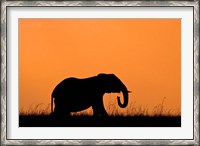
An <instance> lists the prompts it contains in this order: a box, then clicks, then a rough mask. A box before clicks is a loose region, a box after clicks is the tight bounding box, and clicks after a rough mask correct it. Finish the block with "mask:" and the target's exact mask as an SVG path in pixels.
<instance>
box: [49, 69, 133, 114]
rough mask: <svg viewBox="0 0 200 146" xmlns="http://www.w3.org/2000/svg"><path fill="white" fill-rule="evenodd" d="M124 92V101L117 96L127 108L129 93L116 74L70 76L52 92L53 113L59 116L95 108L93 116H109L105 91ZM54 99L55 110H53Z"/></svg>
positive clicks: (119, 103) (121, 105)
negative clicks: (85, 76)
mask: <svg viewBox="0 0 200 146" xmlns="http://www.w3.org/2000/svg"><path fill="white" fill-rule="evenodd" d="M120 92H122V94H123V101H124V102H123V103H122V102H121V99H120V97H119V96H117V101H118V105H119V107H121V108H125V107H126V106H127V105H128V93H129V92H130V91H128V90H127V88H126V86H125V85H124V84H123V83H122V81H121V80H120V79H119V78H118V77H117V76H115V75H114V74H105V73H100V74H98V75H97V76H93V77H88V78H83V79H79V78H75V77H70V78H66V79H64V80H63V81H61V82H60V83H59V84H58V85H57V86H56V87H55V88H54V90H53V92H52V94H51V114H54V115H55V116H57V117H64V116H66V115H70V113H71V112H77V111H82V110H85V109H87V108H89V107H92V109H93V116H108V114H107V112H106V110H105V108H104V105H103V95H104V94H105V93H120ZM53 101H54V111H53Z"/></svg>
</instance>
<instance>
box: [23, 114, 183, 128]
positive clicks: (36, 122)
mask: <svg viewBox="0 0 200 146" xmlns="http://www.w3.org/2000/svg"><path fill="white" fill-rule="evenodd" d="M19 127H181V116H128V117H126V116H109V117H93V116H71V117H68V118H66V119H65V120H64V121H56V120H55V119H53V117H51V116H49V115H20V116H19Z"/></svg>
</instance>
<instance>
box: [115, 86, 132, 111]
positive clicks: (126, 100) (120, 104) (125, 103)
mask: <svg viewBox="0 0 200 146" xmlns="http://www.w3.org/2000/svg"><path fill="white" fill-rule="evenodd" d="M128 92H129V91H128V90H127V89H126V87H125V88H124V89H123V90H122V94H123V97H124V103H123V104H122V102H121V100H120V97H119V96H117V101H118V105H119V106H120V107H121V108H125V107H126V106H127V105H128Z"/></svg>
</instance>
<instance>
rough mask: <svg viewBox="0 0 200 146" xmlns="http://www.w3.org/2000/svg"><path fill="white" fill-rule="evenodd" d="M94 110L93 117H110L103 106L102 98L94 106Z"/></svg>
mask: <svg viewBox="0 0 200 146" xmlns="http://www.w3.org/2000/svg"><path fill="white" fill-rule="evenodd" d="M92 109H93V115H94V116H108V114H107V112H106V110H105V108H104V105H103V99H102V98H100V99H98V100H97V101H96V102H95V103H94V104H93V105H92Z"/></svg>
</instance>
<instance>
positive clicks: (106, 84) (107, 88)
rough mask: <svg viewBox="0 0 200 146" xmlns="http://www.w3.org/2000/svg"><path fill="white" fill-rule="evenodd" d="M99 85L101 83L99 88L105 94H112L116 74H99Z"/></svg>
mask: <svg viewBox="0 0 200 146" xmlns="http://www.w3.org/2000/svg"><path fill="white" fill-rule="evenodd" d="M97 77H98V83H99V88H100V90H101V91H102V92H104V93H111V92H112V82H113V81H112V80H113V77H114V78H115V77H116V76H115V75H114V74H105V73H100V74H98V76H97Z"/></svg>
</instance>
